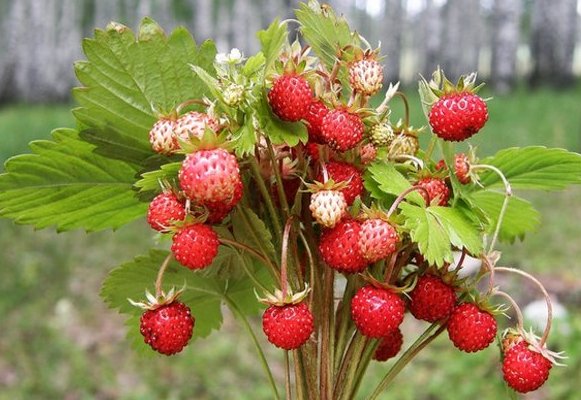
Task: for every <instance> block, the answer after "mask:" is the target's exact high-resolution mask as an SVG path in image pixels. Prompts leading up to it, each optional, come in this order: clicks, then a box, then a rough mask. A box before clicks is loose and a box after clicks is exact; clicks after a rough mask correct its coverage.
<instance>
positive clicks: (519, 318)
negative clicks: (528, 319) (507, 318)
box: [491, 290, 524, 334]
mask: <svg viewBox="0 0 581 400" xmlns="http://www.w3.org/2000/svg"><path fill="white" fill-rule="evenodd" d="M491 296H501V297H504V298H505V299H506V300H508V302H509V303H510V305H511V306H512V309H513V310H514V312H515V313H516V319H517V328H518V331H519V332H520V333H521V334H523V333H524V318H523V316H522V311H521V309H520V307H519V305H518V303H517V302H516V301H515V300H514V299H513V298H512V297H511V296H510V295H509V294H508V293H506V292H503V291H502V290H494V291H493V292H492V293H491Z"/></svg>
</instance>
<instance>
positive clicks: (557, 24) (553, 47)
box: [530, 0, 577, 87]
mask: <svg viewBox="0 0 581 400" xmlns="http://www.w3.org/2000/svg"><path fill="white" fill-rule="evenodd" d="M576 30H577V0H535V2H534V4H533V15H532V37H531V41H532V43H531V54H532V57H533V64H534V67H533V73H532V75H531V79H530V83H531V85H532V86H538V85H541V84H550V85H553V86H559V87H561V86H566V85H568V84H569V83H571V82H572V81H573V53H574V50H575V41H576Z"/></svg>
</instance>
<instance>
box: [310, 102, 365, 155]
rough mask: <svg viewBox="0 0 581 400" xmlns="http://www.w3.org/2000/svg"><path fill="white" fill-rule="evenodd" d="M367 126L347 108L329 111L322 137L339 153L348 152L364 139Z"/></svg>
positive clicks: (322, 127) (323, 126)
mask: <svg viewBox="0 0 581 400" xmlns="http://www.w3.org/2000/svg"><path fill="white" fill-rule="evenodd" d="M364 129H365V126H364V125H363V122H362V121H361V118H360V117H359V116H358V115H357V114H352V113H350V112H349V111H347V110H346V109H345V108H337V109H335V110H331V111H329V113H328V114H327V115H326V116H325V118H323V125H322V126H321V136H322V137H323V138H324V139H325V142H326V143H327V144H328V145H329V146H330V147H331V148H332V149H335V150H337V151H347V150H349V149H352V148H353V147H355V146H356V145H357V144H358V143H359V142H360V141H361V139H362V138H363V131H364Z"/></svg>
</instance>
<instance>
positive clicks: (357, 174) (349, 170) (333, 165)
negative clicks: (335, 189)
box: [317, 161, 363, 206]
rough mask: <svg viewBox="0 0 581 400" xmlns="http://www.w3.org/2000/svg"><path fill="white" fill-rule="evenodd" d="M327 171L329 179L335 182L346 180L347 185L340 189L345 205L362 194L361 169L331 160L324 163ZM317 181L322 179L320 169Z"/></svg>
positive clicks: (351, 202)
mask: <svg viewBox="0 0 581 400" xmlns="http://www.w3.org/2000/svg"><path fill="white" fill-rule="evenodd" d="M325 168H326V169H327V173H328V174H329V179H332V180H334V181H335V182H336V183H340V182H346V183H347V186H346V187H345V188H343V189H341V192H342V193H343V195H344V196H345V201H346V202H347V205H349V206H350V205H351V204H353V202H354V201H355V198H356V197H357V196H361V195H362V194H363V178H362V176H361V175H362V174H361V171H359V170H358V169H357V168H356V167H355V166H354V165H352V164H348V163H344V162H336V161H331V162H329V163H327V164H326V165H325ZM317 180H318V181H323V173H322V171H321V172H320V173H319V175H318V176H317Z"/></svg>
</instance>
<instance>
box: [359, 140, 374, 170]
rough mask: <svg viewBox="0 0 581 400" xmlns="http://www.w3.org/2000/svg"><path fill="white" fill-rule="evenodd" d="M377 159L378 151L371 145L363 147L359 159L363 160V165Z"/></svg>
mask: <svg viewBox="0 0 581 400" xmlns="http://www.w3.org/2000/svg"><path fill="white" fill-rule="evenodd" d="M376 157H377V149H376V148H375V146H374V145H372V144H371V143H367V144H365V145H363V146H361V149H359V158H360V159H361V163H362V164H363V165H367V164H370V163H372V162H373V160H375V158H376Z"/></svg>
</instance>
